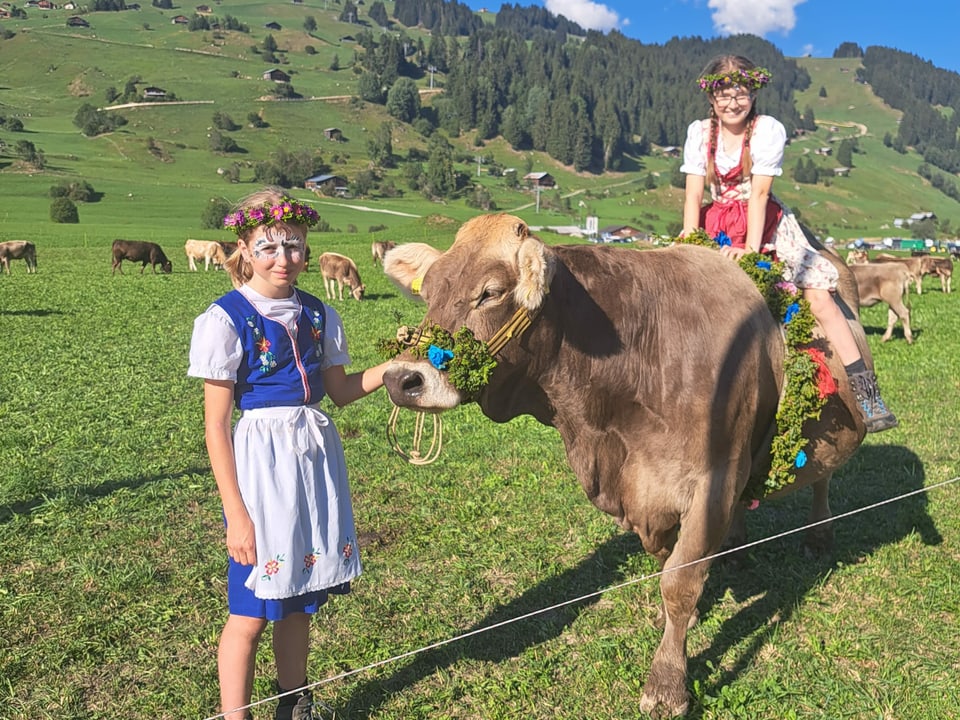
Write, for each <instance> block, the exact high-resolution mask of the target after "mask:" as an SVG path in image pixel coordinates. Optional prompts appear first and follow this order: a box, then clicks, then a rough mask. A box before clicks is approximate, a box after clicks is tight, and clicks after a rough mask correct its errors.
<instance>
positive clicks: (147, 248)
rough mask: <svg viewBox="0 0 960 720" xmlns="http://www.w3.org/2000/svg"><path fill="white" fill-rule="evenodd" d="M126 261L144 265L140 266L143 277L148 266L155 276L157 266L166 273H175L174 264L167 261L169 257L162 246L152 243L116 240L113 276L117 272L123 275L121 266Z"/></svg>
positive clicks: (114, 242) (114, 243)
mask: <svg viewBox="0 0 960 720" xmlns="http://www.w3.org/2000/svg"><path fill="white" fill-rule="evenodd" d="M124 260H129V261H130V262H138V263H143V264H142V265H141V266H140V274H141V275H143V271H144V270H145V269H146V267H147V265H148V264H149V265H150V269H151V270H153V272H154V274H156V272H157V265H159V266H160V269H161V270H163V271H164V272H165V273H170V272H173V264H172V263H171V262H170V261H169V260H167V256H166V255H164V254H163V250H162V249H161V248H160V246H159V245H157V244H156V243H152V242H145V241H143V240H114V241H113V269H112V270H111V271H110V274H111V275H113V274H114V273H115V272H116V271H117V270H119V271H120V274H121V275H123V268H122V267H121V264H122V263H123V261H124Z"/></svg>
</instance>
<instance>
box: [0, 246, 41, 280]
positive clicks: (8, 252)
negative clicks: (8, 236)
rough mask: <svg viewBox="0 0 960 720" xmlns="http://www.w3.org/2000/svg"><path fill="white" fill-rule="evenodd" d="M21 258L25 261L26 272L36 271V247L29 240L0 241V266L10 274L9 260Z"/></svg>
mask: <svg viewBox="0 0 960 720" xmlns="http://www.w3.org/2000/svg"><path fill="white" fill-rule="evenodd" d="M21 258H22V259H23V261H24V262H26V263H27V272H28V273H35V272H36V271H37V248H36V246H35V245H34V244H33V243H32V242H30V241H29V240H7V241H6V242H0V266H2V267H3V271H4V272H5V273H6V274H7V275H9V274H10V261H11V260H20V259H21Z"/></svg>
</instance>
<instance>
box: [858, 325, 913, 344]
mask: <svg viewBox="0 0 960 720" xmlns="http://www.w3.org/2000/svg"><path fill="white" fill-rule="evenodd" d="M886 331H887V328H886V326H885V325H884V326H879V327H873V326H871V325H864V326H863V332H864V333H866V334H867V335H868V336H869V335H873V336H876V337H880V336H882V335H883V334H884V333H885V332H886ZM910 331H911V332H912V333H913V339H914V340H916V339H917V338H918V337H920V336H921V335H923V330H919V329H917V328H915V327H911V328H910ZM894 341H899V342H906V341H907V339H906V338H905V337H904V335H903V325H901V324H900V323H897V324H896V325H895V326H894V328H893V335H892V336H891V337H890V340H889V341H888V342H894Z"/></svg>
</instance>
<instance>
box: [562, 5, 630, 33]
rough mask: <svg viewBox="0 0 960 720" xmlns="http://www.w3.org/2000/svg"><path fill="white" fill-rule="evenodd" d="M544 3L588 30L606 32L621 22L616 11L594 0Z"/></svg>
mask: <svg viewBox="0 0 960 720" xmlns="http://www.w3.org/2000/svg"><path fill="white" fill-rule="evenodd" d="M544 5H545V6H546V8H547V10H549V11H550V12H552V13H553V14H554V15H563V16H564V17H565V18H567V20H572V21H573V22H575V23H577V25H579V26H581V27H583V28H586V29H587V30H600V31H602V32H606V31H608V30H613V29H614V28H615V27H617V26H618V25H619V24H620V16H619V15H617V13H616V12H614V11H613V10H611V9H610V8H608V7H607V6H606V5H602V4H600V3H595V2H592V0H546V2H545V3H544ZM624 22H628V21H624Z"/></svg>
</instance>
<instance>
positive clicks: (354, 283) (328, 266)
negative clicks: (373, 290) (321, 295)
mask: <svg viewBox="0 0 960 720" xmlns="http://www.w3.org/2000/svg"><path fill="white" fill-rule="evenodd" d="M320 274H321V275H323V288H324V290H326V291H327V299H328V300H333V299H336V293H335V292H334V284H336V286H337V289H338V290H339V291H340V299H341V300H343V286H344V285H346V286H347V287H348V288H350V294H351V295H353V297H354V298H356V299H357V300H360V299H362V298H363V291H364V290H365V289H366V288H365V286H364V284H363V283H362V282H360V273H359V272H358V271H357V266H356V264H355V263H354V262H353V260H351V259H350V258H348V257H347V256H346V255H341V254H340V253H334V252H325V253H323V254H322V255H321V256H320Z"/></svg>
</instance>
